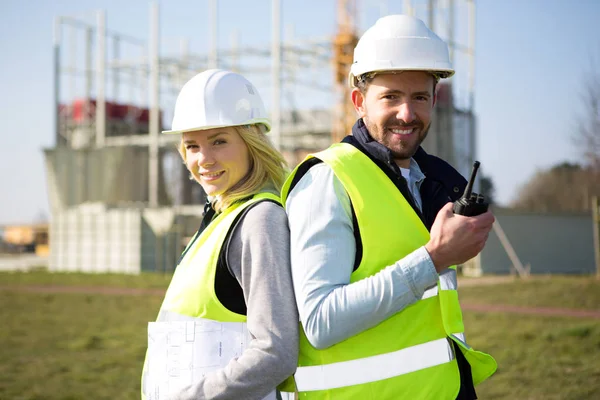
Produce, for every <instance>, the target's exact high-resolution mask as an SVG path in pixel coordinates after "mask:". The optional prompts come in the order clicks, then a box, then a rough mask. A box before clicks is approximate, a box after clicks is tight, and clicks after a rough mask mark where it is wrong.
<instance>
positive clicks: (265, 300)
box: [174, 201, 299, 400]
mask: <svg viewBox="0 0 600 400" xmlns="http://www.w3.org/2000/svg"><path fill="white" fill-rule="evenodd" d="M289 249H290V232H289V227H288V222H287V217H286V213H285V211H284V209H283V208H282V207H280V206H279V205H277V204H274V203H272V202H268V201H263V202H261V203H259V204H257V205H255V206H254V207H252V208H251V209H250V210H249V211H248V212H247V213H246V215H245V216H244V217H243V218H242V219H241V220H240V222H239V223H238V224H237V226H236V227H235V228H234V231H233V234H232V237H231V242H230V245H229V248H228V251H227V262H228V265H229V267H230V268H231V270H232V272H233V274H234V275H235V277H236V279H237V280H238V282H239V283H240V285H241V286H242V289H243V291H244V298H245V301H246V306H247V310H248V312H247V319H248V320H247V325H248V330H249V332H250V333H251V335H252V338H253V340H252V341H251V342H250V345H249V347H248V348H247V349H246V350H245V351H244V352H243V353H242V355H241V356H240V357H239V358H237V359H234V360H231V361H230V362H229V364H228V365H227V366H226V367H225V368H223V369H221V370H217V371H215V372H213V373H211V374H209V375H207V376H206V377H205V378H204V379H202V380H201V381H198V382H197V383H195V384H194V385H192V386H189V387H187V388H186V389H184V390H183V391H181V392H180V393H178V394H177V396H175V397H174V399H176V400H192V399H194V400H204V399H213V400H226V399H227V400H233V399H235V400H240V399H244V400H252V399H257V400H259V399H262V398H264V397H265V396H266V395H267V394H269V393H270V392H272V391H273V390H274V389H275V387H276V386H277V385H278V384H279V383H281V382H282V381H283V380H285V379H286V378H287V377H288V376H290V375H292V374H293V373H294V372H295V370H296V366H297V363H298V329H299V323H298V321H299V318H298V311H297V309H296V303H295V300H294V291H293V286H292V276H291V269H290V250H289Z"/></svg>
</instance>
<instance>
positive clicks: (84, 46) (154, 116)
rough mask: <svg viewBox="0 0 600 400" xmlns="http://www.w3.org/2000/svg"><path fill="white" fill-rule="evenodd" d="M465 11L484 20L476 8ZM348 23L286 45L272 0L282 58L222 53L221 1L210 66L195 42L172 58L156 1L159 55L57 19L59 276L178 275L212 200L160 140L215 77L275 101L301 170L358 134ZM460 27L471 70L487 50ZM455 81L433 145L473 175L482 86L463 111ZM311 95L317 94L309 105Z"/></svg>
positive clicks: (54, 219) (341, 0) (432, 8)
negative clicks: (181, 102)
mask: <svg viewBox="0 0 600 400" xmlns="http://www.w3.org/2000/svg"><path fill="white" fill-rule="evenodd" d="M457 1H458V0H457ZM465 2H466V3H465ZM413 3H414V4H413ZM416 3H417V2H412V3H411V2H410V1H405V2H404V8H405V13H407V14H411V13H415V12H418V11H419V10H426V11H427V10H429V11H428V15H429V16H430V20H429V24H430V25H431V26H434V25H435V26H438V25H439V26H444V24H442V23H441V22H442V21H444V20H445V21H449V20H448V18H450V21H454V14H453V11H450V9H452V10H453V9H454V1H453V0H443V1H442V0H437V1H432V0H429V1H427V2H421V3H420V5H419V4H416ZM462 3H465V4H467V5H468V6H469V7H468V10H469V15H470V17H469V21H474V2H473V1H469V0H463V1H462ZM337 11H338V15H337V26H336V30H335V34H334V35H333V36H332V37H324V38H310V39H301V40H300V39H295V38H294V37H293V33H292V32H291V31H290V30H287V31H286V32H287V34H286V37H285V40H282V35H281V10H280V0H272V2H271V17H272V21H271V22H272V38H271V43H270V46H265V47H260V46H259V47H251V46H245V47H240V46H238V45H237V43H238V41H239V39H238V36H237V35H233V36H232V41H231V42H232V44H231V47H230V48H229V49H218V48H217V44H216V43H217V32H218V29H217V26H218V21H219V18H218V16H219V15H218V4H217V0H209V2H208V10H207V13H206V15H207V16H208V24H209V25H210V29H209V31H210V37H209V38H208V42H209V43H210V45H209V52H208V54H193V53H191V52H190V51H189V42H188V41H187V40H186V39H181V41H180V46H179V51H178V53H177V54H167V53H166V51H165V50H162V51H161V47H160V42H161V38H160V37H159V33H158V32H159V26H160V13H159V7H158V4H157V3H153V4H152V5H151V6H150V12H149V20H150V31H149V38H150V40H149V42H148V43H146V42H145V41H143V40H139V39H136V38H132V37H129V36H127V35H123V34H120V33H117V32H113V31H109V30H108V29H107V27H106V16H105V13H104V11H98V12H96V13H95V14H94V20H92V21H90V20H89V19H86V18H82V17H77V18H75V17H69V16H61V17H57V18H56V21H55V34H54V60H55V63H54V65H55V68H54V79H55V102H54V103H55V112H56V127H55V138H56V146H55V147H53V148H48V149H45V162H46V172H47V183H48V184H47V187H48V192H49V202H50V212H51V218H50V231H49V232H50V233H49V235H50V260H49V267H50V269H51V270H55V271H89V272H104V271H110V272H126V273H139V272H141V271H171V270H172V269H173V268H174V263H175V260H176V259H177V258H178V257H177V256H178V254H180V252H181V251H182V249H183V247H184V245H185V243H186V241H187V239H188V238H189V237H190V236H192V235H193V233H194V232H195V231H196V230H197V228H198V226H199V224H200V218H201V214H202V208H203V203H204V199H205V194H204V193H203V191H202V188H201V187H200V185H198V184H197V183H195V182H193V181H192V180H190V179H189V172H188V171H187V170H186V168H185V166H184V165H183V163H182V162H181V159H180V156H179V154H178V153H177V150H176V147H177V143H178V141H179V140H180V139H179V137H178V135H161V134H160V132H161V130H163V129H165V128H168V124H169V123H170V120H171V113H172V110H173V108H174V102H175V98H176V95H177V93H178V92H179V90H180V88H181V87H182V86H183V84H184V83H185V82H186V81H187V80H188V79H190V78H191V77H192V76H194V75H195V74H197V73H199V72H201V71H203V70H206V69H209V68H216V67H218V68H224V69H230V70H233V71H237V72H240V73H242V74H244V75H245V76H247V77H248V78H249V79H250V80H251V81H253V83H255V85H256V86H257V87H258V88H259V90H260V91H261V94H263V97H266V98H267V99H270V104H269V101H267V104H268V108H269V109H270V114H271V119H272V125H273V128H272V132H271V133H270V137H271V139H272V141H273V143H274V145H275V146H276V147H277V148H278V149H280V150H281V151H282V153H283V154H284V156H285V158H286V160H287V161H288V163H289V164H290V166H292V167H293V166H294V165H296V164H297V163H298V162H300V161H301V160H302V159H303V158H304V157H305V155H306V154H308V153H312V152H315V151H319V150H322V149H325V148H326V147H327V146H329V144H331V143H332V141H334V142H335V141H339V140H340V139H341V138H342V137H343V136H345V135H346V134H348V133H349V132H350V129H351V126H352V124H353V123H354V122H355V121H356V113H355V111H354V109H353V106H352V103H351V101H350V89H349V88H348V86H347V75H348V72H349V68H350V65H351V63H352V54H353V49H354V46H355V45H356V42H357V39H358V34H359V32H358V30H359V29H358V26H357V15H358V10H357V5H356V1H355V0H338V3H337ZM382 13H383V12H382ZM419 16H420V15H419ZM433 16H438V17H439V20H438V21H437V22H436V21H434V20H433ZM449 16H450V17H449ZM373 22H374V21H370V23H369V24H372V23H373ZM332 23H333V21H332ZM452 26H453V22H447V23H446V27H445V28H446V29H445V31H446V32H447V33H448V34H449V35H450V36H449V38H447V39H446V40H447V41H448V42H449V44H450V46H451V47H452V48H453V49H454V50H456V51H458V50H460V51H462V53H463V54H466V56H467V57H471V58H472V57H473V55H474V52H473V50H472V45H473V43H474V42H473V41H472V40H471V39H469V45H464V46H463V45H458V42H455V41H454V39H453V38H452V32H453V28H451V27H452ZM449 27H450V28H449ZM471 28H472V27H471V26H470V28H469V32H470V35H471V32H472V30H471ZM434 30H436V29H435V27H434ZM446 36H447V35H446ZM461 46H462V47H461ZM108 50H110V51H108ZM453 53H455V51H453ZM125 55H126V57H125ZM469 65H471V67H472V66H473V64H472V62H471V63H470V64H469ZM457 75H459V74H457ZM472 75H473V74H472V71H470V72H469V73H468V76H469V78H468V79H472V77H471V76H472ZM455 79H456V78H452V80H451V81H450V82H449V83H442V84H440V85H439V92H438V103H437V104H436V111H435V112H436V115H435V116H434V123H433V124H432V127H431V129H430V132H429V136H428V138H427V140H426V141H425V143H424V146H425V147H426V150H428V151H429V152H431V153H433V154H436V155H439V156H441V157H443V158H444V159H447V160H448V161H450V162H451V163H452V164H453V165H455V166H456V167H457V168H458V169H459V171H461V172H463V174H468V172H469V171H470V165H471V163H472V160H473V159H474V157H475V145H474V144H475V139H474V137H475V121H474V115H473V110H472V98H473V95H472V92H473V87H472V85H471V86H469V87H468V88H467V89H466V90H465V91H466V92H468V93H470V95H469V96H470V99H471V103H467V105H466V107H464V108H462V109H461V108H459V107H457V106H456V103H455V101H454V99H455V88H456V85H455ZM469 82H471V81H469ZM308 90H310V91H312V92H310V93H311V95H310V96H306V95H303V94H300V93H299V92H300V91H304V93H306V91H308ZM265 93H266V94H267V96H265ZM299 98H301V99H302V100H304V101H306V100H305V99H306V98H310V99H318V98H326V99H328V101H326V102H324V103H325V104H328V107H323V106H320V107H319V106H313V105H312V104H308V105H306V104H302V105H301V106H298V104H299V101H298V99H299Z"/></svg>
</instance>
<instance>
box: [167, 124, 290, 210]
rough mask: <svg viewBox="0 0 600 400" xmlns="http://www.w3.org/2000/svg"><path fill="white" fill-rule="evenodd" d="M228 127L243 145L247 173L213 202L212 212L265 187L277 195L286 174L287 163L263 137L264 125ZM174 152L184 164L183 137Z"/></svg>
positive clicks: (266, 138) (267, 139)
mask: <svg viewBox="0 0 600 400" xmlns="http://www.w3.org/2000/svg"><path fill="white" fill-rule="evenodd" d="M232 128H234V129H235V131H236V132H237V133H238V135H240V137H241V138H242V140H243V141H244V143H246V147H247V148H248V154H249V155H250V170H249V171H248V173H247V174H246V176H244V177H243V178H242V179H240V181H239V182H238V183H236V184H235V185H233V186H232V187H230V188H229V189H227V190H226V191H225V192H224V193H222V194H221V195H220V196H218V198H217V199H216V201H215V203H213V207H214V209H215V210H216V211H221V210H224V209H226V208H227V207H229V206H230V205H231V204H233V203H235V202H236V201H238V200H241V199H244V198H246V197H248V196H251V195H253V194H256V193H259V192H261V191H262V190H263V189H264V188H265V187H268V186H271V189H272V190H275V191H277V193H279V192H280V191H281V187H282V186H283V183H284V182H285V178H286V177H287V173H288V168H287V163H286V161H285V159H284V158H283V155H281V153H280V152H278V151H277V150H276V149H275V147H273V145H272V144H271V141H270V140H269V138H268V137H267V135H266V134H265V132H266V129H265V127H264V125H262V124H260V125H243V126H234V127H232ZM178 150H179V154H180V155H181V157H182V158H183V162H184V163H185V161H186V154H185V145H184V143H183V138H182V140H181V143H180V144H179V149H178Z"/></svg>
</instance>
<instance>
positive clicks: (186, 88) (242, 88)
mask: <svg viewBox="0 0 600 400" xmlns="http://www.w3.org/2000/svg"><path fill="white" fill-rule="evenodd" d="M253 124H263V125H264V126H265V127H266V128H267V129H266V130H267V131H269V130H270V129H271V122H270V121H269V119H268V118H267V113H266V111H265V106H264V104H263V101H262V99H261V98H260V94H259V93H258V90H256V87H254V85H253V84H252V83H250V81H248V80H247V79H246V78H244V77H243V76H242V75H240V74H236V73H235V72H231V71H225V70H221V69H209V70H207V71H204V72H201V73H199V74H198V75H196V76H194V77H193V78H192V79H190V80H189V81H188V82H187V83H186V84H185V85H183V88H182V89H181V92H179V96H177V102H176V103H175V113H174V115H173V124H172V129H171V130H170V131H163V133H183V132H189V131H197V130H205V129H212V128H221V127H226V126H240V125H253Z"/></svg>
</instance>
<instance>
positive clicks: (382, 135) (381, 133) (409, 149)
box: [363, 116, 431, 160]
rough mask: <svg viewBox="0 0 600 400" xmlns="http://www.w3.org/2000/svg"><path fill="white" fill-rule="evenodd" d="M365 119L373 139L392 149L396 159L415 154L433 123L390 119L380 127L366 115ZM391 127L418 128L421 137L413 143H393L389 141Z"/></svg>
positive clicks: (408, 157) (406, 157)
mask: <svg viewBox="0 0 600 400" xmlns="http://www.w3.org/2000/svg"><path fill="white" fill-rule="evenodd" d="M363 121H364V123H365V126H366V127H367V129H368V130H369V133H370V134H371V137H372V138H373V139H375V140H376V141H377V142H379V143H381V144H382V145H384V146H385V147H387V148H388V149H389V150H390V152H391V153H392V156H393V158H394V160H408V159H410V158H411V157H412V156H414V155H415V153H416V152H417V149H418V148H419V146H420V145H421V143H423V140H425V138H426V137H427V133H429V128H430V127H431V123H429V125H427V126H425V124H424V123H423V121H421V120H420V119H415V120H414V121H412V122H410V123H408V124H407V123H405V122H404V121H402V120H396V119H390V120H388V121H386V123H385V125H384V126H383V128H382V129H379V127H378V126H377V125H375V124H373V123H372V122H371V121H370V120H369V118H368V117H366V116H365V117H363ZM390 127H394V128H399V129H402V128H417V130H418V133H417V134H418V135H419V137H418V138H417V141H416V142H414V143H412V142H411V143H410V144H408V143H407V144H404V143H400V146H398V145H397V144H394V145H392V144H391V143H390V141H389V138H390V135H391V133H390V131H389V128H390Z"/></svg>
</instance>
